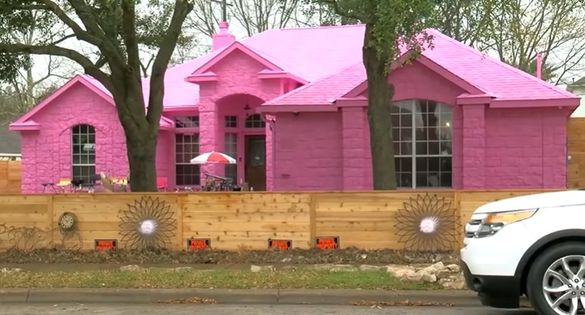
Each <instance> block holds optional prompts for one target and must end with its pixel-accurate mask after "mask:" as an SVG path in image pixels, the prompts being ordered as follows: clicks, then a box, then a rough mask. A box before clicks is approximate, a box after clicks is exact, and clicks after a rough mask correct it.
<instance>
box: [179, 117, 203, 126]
mask: <svg viewBox="0 0 585 315" xmlns="http://www.w3.org/2000/svg"><path fill="white" fill-rule="evenodd" d="M175 126H176V127H177V128H197V127H199V116H177V117H175Z"/></svg>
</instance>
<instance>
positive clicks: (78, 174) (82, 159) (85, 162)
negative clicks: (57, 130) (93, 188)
mask: <svg viewBox="0 0 585 315" xmlns="http://www.w3.org/2000/svg"><path fill="white" fill-rule="evenodd" d="M71 146H72V148H71V149H72V150H71V152H72V159H71V161H72V163H71V164H72V165H71V166H72V173H73V174H72V179H73V180H81V181H83V182H85V183H89V182H90V181H91V177H92V176H94V175H95V128H94V127H93V126H90V125H77V126H74V127H73V128H72V129H71Z"/></svg>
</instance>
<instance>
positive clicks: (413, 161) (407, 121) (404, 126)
mask: <svg viewBox="0 0 585 315" xmlns="http://www.w3.org/2000/svg"><path fill="white" fill-rule="evenodd" d="M451 125H452V110H451V106H449V105H446V104H441V103H437V102H434V101H427V100H407V101H400V102H394V103H393V106H392V136H393V143H394V157H395V159H394V161H395V165H396V181H397V184H398V186H399V187H411V188H416V187H451V153H452V150H451V143H452V142H451V134H452V133H451Z"/></svg>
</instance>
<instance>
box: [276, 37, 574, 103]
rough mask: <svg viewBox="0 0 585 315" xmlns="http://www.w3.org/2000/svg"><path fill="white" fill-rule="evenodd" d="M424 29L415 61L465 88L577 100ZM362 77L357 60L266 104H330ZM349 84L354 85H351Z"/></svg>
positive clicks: (501, 97)
mask: <svg viewBox="0 0 585 315" xmlns="http://www.w3.org/2000/svg"><path fill="white" fill-rule="evenodd" d="M362 30H363V29H362ZM427 32H428V33H430V34H431V35H433V42H432V46H433V48H427V49H425V50H424V51H423V53H422V56H421V57H420V58H419V61H421V62H422V63H423V64H425V65H427V66H429V67H431V68H432V69H433V70H434V71H436V72H437V73H439V74H440V75H442V76H443V77H446V78H448V79H449V80H451V81H454V82H455V83H457V82H458V83H459V84H460V85H462V86H464V87H466V90H468V92H471V93H474V94H478V95H481V94H483V95H489V96H490V97H491V98H492V100H491V102H492V103H498V102H501V103H513V102H524V101H536V100H546V101H550V104H551V105H553V104H554V105H555V106H557V105H565V106H569V105H570V106H576V105H577V104H578V102H579V100H578V98H577V96H575V95H574V94H572V93H569V92H568V91H565V90H563V89H561V88H559V87H557V86H554V85H552V84H550V83H548V82H546V81H543V80H541V79H538V78H536V77H534V76H532V75H530V74H528V73H526V72H524V71H521V70H519V69H517V68H514V67H512V66H510V65H508V64H506V63H503V62H501V61H499V60H497V59H495V58H492V57H490V56H488V55H486V54H484V53H481V52H479V51H477V50H475V49H473V48H472V47H469V46H467V45H465V44H463V43H460V42H458V41H456V40H454V39H452V38H450V37H448V36H446V35H444V34H442V33H440V32H439V31H437V30H433V29H429V30H427ZM365 80H366V73H365V69H364V68H363V65H359V64H358V65H355V66H354V67H351V68H348V69H345V70H344V71H340V72H339V73H337V74H334V75H333V76H330V77H327V78H324V79H322V80H320V81H317V82H313V83H311V84H309V85H307V86H304V87H302V88H300V89H298V90H295V91H292V92H290V93H288V94H285V95H283V96H281V97H279V98H277V99H274V100H271V101H269V102H267V103H266V105H292V104H298V105H303V104H309V105H326V104H332V103H333V102H334V101H335V100H336V99H339V98H341V97H343V96H344V95H345V94H347V93H348V92H349V91H350V90H351V89H352V88H355V87H356V86H359V85H360V84H361V85H362V86H363V90H365V89H366V84H365ZM351 84H355V86H354V87H351ZM348 86H349V88H348ZM471 90H474V91H471Z"/></svg>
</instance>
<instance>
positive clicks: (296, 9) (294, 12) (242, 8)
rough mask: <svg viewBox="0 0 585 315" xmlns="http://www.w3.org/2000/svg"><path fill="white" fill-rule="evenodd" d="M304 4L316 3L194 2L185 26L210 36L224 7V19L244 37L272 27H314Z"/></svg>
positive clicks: (270, 0)
mask: <svg viewBox="0 0 585 315" xmlns="http://www.w3.org/2000/svg"><path fill="white" fill-rule="evenodd" d="M307 1H316V0H230V1H228V0H226V1H225V4H224V3H223V2H224V1H223V0H195V4H194V5H195V8H196V9H195V10H194V12H193V14H192V15H191V16H190V17H189V21H188V25H189V26H190V27H191V28H193V29H196V30H197V31H199V32H201V33H203V34H205V35H207V36H211V35H213V34H214V33H215V32H216V27H217V25H218V24H219V22H220V21H221V20H223V19H224V17H223V16H222V15H223V14H222V11H223V6H226V8H225V11H226V15H227V16H226V18H227V19H228V20H230V19H233V21H231V22H232V23H234V22H237V25H238V26H241V27H242V28H243V29H244V30H245V32H246V34H247V35H248V36H251V35H254V34H256V33H260V32H263V31H266V30H268V29H273V28H285V27H288V26H299V25H303V26H304V25H315V23H309V22H308V19H311V18H312V12H311V15H308V14H307V13H309V12H310V11H309V10H307V8H308V7H307ZM321 6H322V5H321ZM323 7H324V6H323ZM330 11H331V10H329V12H330Z"/></svg>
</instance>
